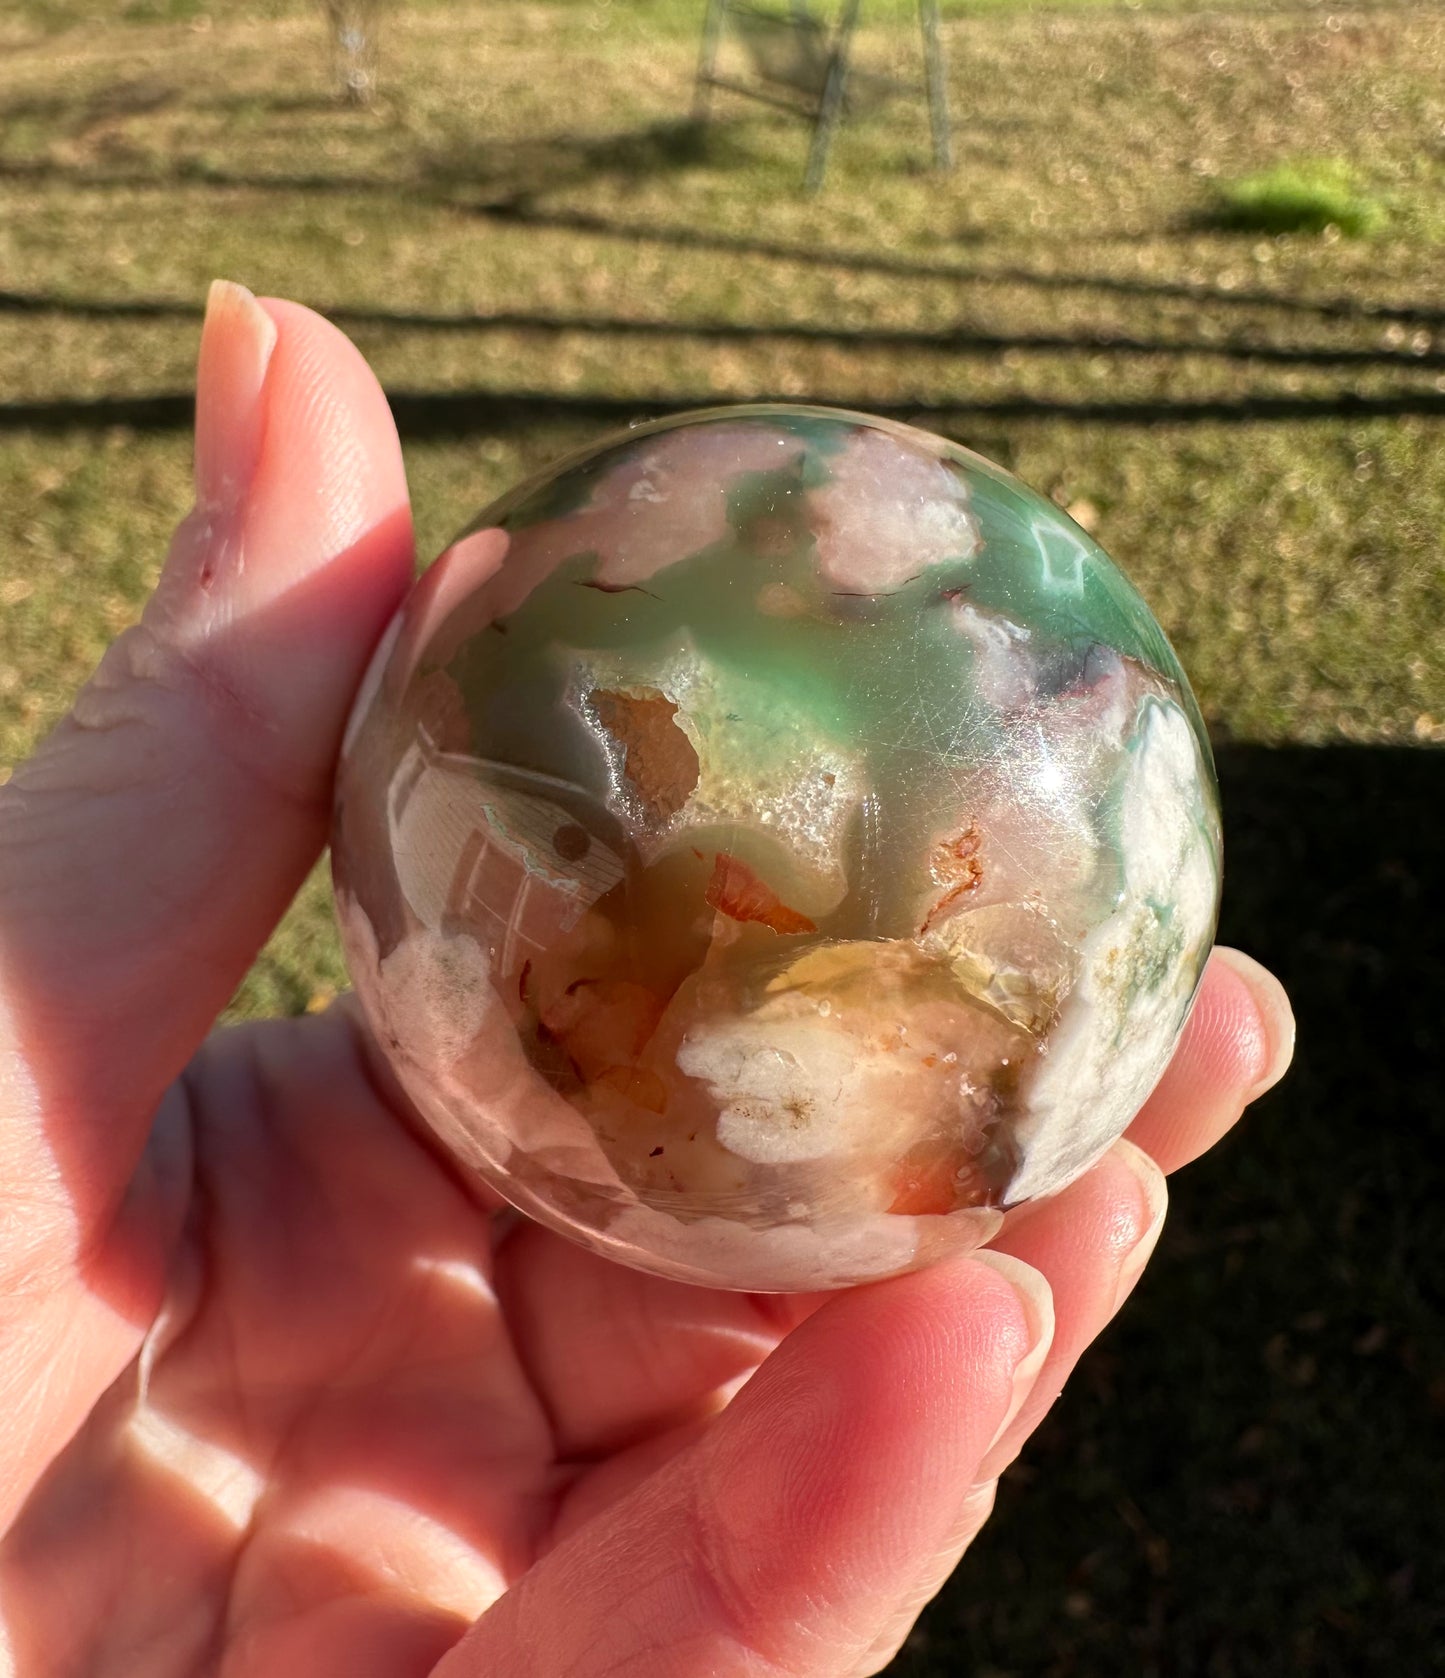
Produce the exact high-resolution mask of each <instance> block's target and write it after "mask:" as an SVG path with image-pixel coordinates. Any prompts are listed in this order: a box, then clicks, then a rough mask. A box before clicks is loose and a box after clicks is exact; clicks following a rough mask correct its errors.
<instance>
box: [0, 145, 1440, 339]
mask: <svg viewBox="0 0 1445 1678" xmlns="http://www.w3.org/2000/svg"><path fill="white" fill-rule="evenodd" d="M698 148H701V149H702V153H705V158H706V161H709V162H724V163H725V162H726V161H727V159H728V157H729V155H733V156H735V157H737V158H738V159H739V160H746V161H755V160H753V159H751V157H750V154H747V153H746V152H745V150H743V148H742V142H741V141H740V140H739V139H738V138H737V137H736V136H735V135H733V134H731V133H730V132H729V131H728V130H727V129H726V128H725V127H724V126H723V125H721V124H717V123H713V124H709V125H707V126H706V127H705V128H703V129H701V130H700V129H699V128H698V127H697V125H695V124H693V123H691V122H681V123H663V124H658V125H655V126H654V127H652V128H649V129H644V130H641V131H639V132H635V133H623V134H615V135H608V136H600V137H598V138H596V139H592V138H584V137H572V138H568V137H567V136H565V135H557V136H549V137H546V138H543V139H539V140H537V141H535V142H519V143H518V144H517V145H515V146H514V147H513V148H512V149H511V151H510V153H509V154H506V153H505V148H504V155H503V156H502V157H501V158H500V160H498V159H497V158H494V157H493V156H492V153H491V149H490V148H488V149H487V150H486V151H483V150H482V149H481V148H477V149H476V151H475V152H473V153H471V154H470V162H469V161H468V155H466V154H462V155H454V154H453V153H452V151H451V150H450V149H449V150H448V151H447V152H446V153H438V154H435V155H433V156H432V157H430V158H429V159H424V160H423V163H422V166H421V168H420V169H419V171H418V172H417V173H416V174H415V175H414V176H406V177H393V178H386V177H377V176H364V175H338V174H296V175H284V174H276V175H247V174H242V173H236V172H234V171H231V170H227V169H222V168H217V167H214V166H212V165H211V164H209V163H208V162H206V161H205V160H202V159H194V158H193V159H181V160H179V161H178V162H174V163H172V164H171V165H169V166H168V167H166V168H164V169H157V170H146V169H134V168H131V169H106V168H80V167H71V166H67V165H62V164H57V163H51V162H47V161H11V162H9V163H3V162H0V180H12V181H25V182H31V183H34V184H36V185H44V184H66V185H70V186H74V187H84V188H86V189H88V190H95V189H100V190H106V189H114V190H122V191H134V190H138V189H148V190H154V191H158V192H170V191H173V190H175V189H176V188H177V187H180V186H195V187H204V188H206V189H208V190H211V191H215V192H243V193H254V192H259V193H277V194H288V193H307V194H312V193H315V194H323V193H324V194H338V195H343V196H347V195H355V194H365V195H379V196H385V197H392V198H398V199H407V200H411V201H416V200H418V199H420V200H422V201H425V202H428V203H430V204H431V206H432V207H433V208H436V209H439V210H444V211H450V212H452V213H454V214H457V215H462V216H468V217H482V218H487V219H490V220H493V221H497V222H502V223H511V224H513V225H522V226H527V227H537V228H547V229H551V230H555V231H563V232H571V233H582V234H587V235H590V236H592V237H596V238H603V239H618V240H624V241H628V242H632V243H639V244H654V245H662V246H671V247H676V248H679V249H684V250H689V251H711V252H714V253H716V254H719V255H732V256H752V257H759V258H762V259H764V260H767V261H775V262H787V263H796V264H802V265H806V266H809V267H823V268H837V269H842V270H844V271H847V272H850V273H859V274H864V273H870V274H885V275H890V276H892V277H894V278H898V279H909V280H944V281H954V282H957V283H960V284H964V283H966V284H974V285H1006V286H1012V287H1018V288H1021V289H1024V290H1037V291H1046V292H1100V293H1103V294H1105V295H1116V296H1124V297H1137V298H1169V299H1177V300H1180V301H1185V302H1191V303H1201V304H1208V305H1209V306H1210V307H1211V308H1214V307H1218V308H1225V309H1240V308H1247V309H1261V308H1264V309H1278V310H1281V311H1284V312H1287V313H1289V314H1294V315H1312V316H1316V317H1318V318H1320V319H1325V320H1358V321H1398V322H1400V323H1402V324H1408V325H1415V326H1426V327H1430V326H1445V307H1440V306H1438V305H1436V304H1424V303H1422V304H1413V303H1404V304H1390V303H1376V302H1372V301H1368V300H1362V299H1360V298H1356V297H1327V298H1310V297H1295V296H1291V295H1289V294H1287V293H1282V292H1275V291H1261V290H1240V289H1231V290H1228V291H1226V290H1223V289H1222V288H1220V287H1218V286H1212V285H1207V284H1194V283H1192V282H1187V281H1177V280H1144V279H1129V278H1124V277H1121V276H1117V275H1108V274H1083V273H1071V272H1067V271H1065V272H1062V273H1060V272H1057V271H1054V270H1052V269H1051V270H1048V271H1038V270H1034V269H1030V268H1026V267H1020V266H1018V265H1017V264H1005V263H999V264H990V263H986V262H949V261H941V262H931V261H924V260H919V259H914V258H910V257H895V256H889V255H887V254H885V253H882V252H879V251H870V250H860V249H848V248H839V247H834V246H827V245H817V244H806V245H805V244H790V243H788V242H786V241H781V240H772V239H753V238H747V237H743V236H739V235H734V234H728V233H720V232H715V231H711V230H709V229H707V228H702V227H685V226H684V227H678V226H662V225H659V224H658V223H655V222H650V223H645V224H644V223H640V222H629V221H625V220H613V219H611V218H609V217H606V216H597V215H592V214H588V213H586V212H583V211H574V210H567V209H549V208H546V207H543V206H541V205H539V204H538V202H537V199H538V197H539V195H540V194H541V193H543V192H545V191H551V190H555V189H557V188H558V187H561V186H571V185H576V184H578V183H579V182H581V181H584V180H586V179H588V178H590V177H592V176H596V175H600V174H604V173H613V174H620V175H623V176H627V175H629V174H630V175H632V176H634V177H638V176H641V175H644V174H646V173H651V172H656V171H657V170H659V169H680V168H683V167H686V166H688V165H690V164H691V163H694V162H696V161H699V152H698ZM569 158H570V161H568V159H569ZM469 170H470V171H471V172H469Z"/></svg>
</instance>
